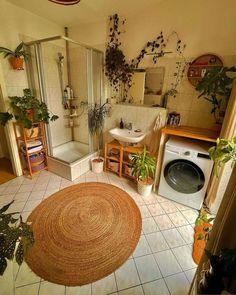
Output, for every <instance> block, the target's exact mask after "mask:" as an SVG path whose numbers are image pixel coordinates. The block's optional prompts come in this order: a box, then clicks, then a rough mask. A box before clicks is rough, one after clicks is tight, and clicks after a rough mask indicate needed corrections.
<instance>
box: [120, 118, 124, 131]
mask: <svg viewBox="0 0 236 295" xmlns="http://www.w3.org/2000/svg"><path fill="white" fill-rule="evenodd" d="M120 129H124V122H123V121H122V118H121V119H120Z"/></svg>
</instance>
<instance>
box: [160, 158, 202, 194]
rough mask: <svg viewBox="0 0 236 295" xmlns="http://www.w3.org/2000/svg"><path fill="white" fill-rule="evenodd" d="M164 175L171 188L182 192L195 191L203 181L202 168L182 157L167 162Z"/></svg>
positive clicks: (200, 187)
mask: <svg viewBox="0 0 236 295" xmlns="http://www.w3.org/2000/svg"><path fill="white" fill-rule="evenodd" d="M164 177H165V180H166V182H167V183H168V185H169V186H170V187H171V188H172V189H174V190H175V191H177V192H179V193H183V194H193V193H196V192H198V191H200V190H201V189H202V188H203V186H204V183H205V177H204V174H203V172H202V170H201V169H200V168H199V167H198V166H197V165H196V164H195V163H193V162H191V161H188V160H184V159H178V160H174V161H171V162H170V163H168V164H167V165H166V167H165V169H164Z"/></svg>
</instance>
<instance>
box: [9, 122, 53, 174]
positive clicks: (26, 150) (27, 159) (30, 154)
mask: <svg viewBox="0 0 236 295" xmlns="http://www.w3.org/2000/svg"><path fill="white" fill-rule="evenodd" d="M14 131H15V136H16V141H17V146H18V151H19V156H20V160H21V166H22V170H23V173H24V174H29V175H30V176H31V177H32V176H33V174H35V173H37V172H39V171H41V170H45V169H48V165H47V141H46V134H45V124H44V123H42V122H36V123H33V126H32V128H31V129H27V128H24V126H23V125H22V124H20V123H14Z"/></svg>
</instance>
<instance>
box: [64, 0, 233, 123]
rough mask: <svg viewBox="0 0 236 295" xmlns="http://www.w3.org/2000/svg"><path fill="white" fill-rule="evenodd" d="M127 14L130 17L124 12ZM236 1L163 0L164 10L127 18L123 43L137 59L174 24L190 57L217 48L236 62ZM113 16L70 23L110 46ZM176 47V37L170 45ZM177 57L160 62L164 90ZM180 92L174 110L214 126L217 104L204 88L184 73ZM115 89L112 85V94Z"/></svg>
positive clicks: (83, 37)
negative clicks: (205, 95) (200, 90)
mask: <svg viewBox="0 0 236 295" xmlns="http://www.w3.org/2000/svg"><path fill="white" fill-rule="evenodd" d="M122 17H124V18H125V17H126V16H125V15H122ZM235 28H236V1H235V0H227V1H222V0H208V1H205V0H199V1H186V0H179V1H176V0H165V1H162V2H160V4H159V9H158V10H152V11H147V12H145V13H143V14H142V15H138V16H135V17H133V18H129V17H128V18H127V20H126V24H125V34H122V36H121V41H122V49H123V51H124V53H125V55H126V57H127V59H128V60H131V59H132V58H134V57H135V56H137V54H138V53H139V51H140V50H141V49H142V47H143V46H144V45H145V44H146V42H147V41H149V40H152V39H154V38H155V37H156V36H157V35H158V34H159V33H160V31H163V33H164V34H165V35H166V36H167V35H168V34H170V33H171V32H172V31H173V30H174V31H176V32H178V34H179V37H180V38H181V39H182V40H183V42H185V43H186V44H187V48H186V51H185V55H186V57H187V58H188V59H189V60H192V59H193V58H195V57H197V56H199V55H201V54H204V53H209V52H211V53H215V54H217V55H219V56H220V57H222V59H223V62H224V64H225V65H227V66H230V65H235V64H236V55H235V54H236V39H235V38H234V35H235ZM106 32H107V21H106V20H103V21H101V22H96V23H94V24H90V25H89V26H87V25H86V26H74V27H71V28H70V36H71V38H74V39H77V40H80V41H81V42H85V43H87V44H89V45H91V46H95V47H97V48H100V49H101V48H103V50H104V48H105V43H106V41H107V39H106V35H107V34H106ZM168 46H169V47H168V49H170V51H173V50H174V46H175V44H174V42H170V43H169V45H168ZM176 61H177V58H176V57H175V56H172V58H163V59H160V60H159V62H158V65H159V66H164V67H165V81H164V91H165V90H168V89H169V88H170V84H171V82H173V81H174V76H173V74H174V71H175V66H176V64H175V62H176ZM148 66H153V64H152V63H151V59H150V58H147V57H146V58H145V59H144V61H143V62H142V63H141V64H140V67H148ZM178 90H179V94H178V95H177V97H176V98H170V99H169V103H168V105H167V107H168V110H169V111H177V112H179V113H180V114H181V118H182V125H189V126H196V127H205V128H214V125H215V121H214V118H213V116H212V115H211V114H210V110H211V105H210V104H209V103H208V102H206V101H204V100H203V99H198V98H197V96H198V93H197V92H196V91H195V89H194V87H193V86H192V85H191V84H190V83H189V82H188V80H187V78H186V77H184V79H183V80H182V83H181V84H180V86H179V89H178ZM109 96H110V92H109V91H107V97H109Z"/></svg>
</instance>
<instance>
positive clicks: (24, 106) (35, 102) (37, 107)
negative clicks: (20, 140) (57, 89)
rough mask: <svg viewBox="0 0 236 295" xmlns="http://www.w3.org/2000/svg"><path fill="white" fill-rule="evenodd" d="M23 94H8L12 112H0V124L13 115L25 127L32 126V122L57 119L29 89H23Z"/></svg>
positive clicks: (46, 121)
mask: <svg viewBox="0 0 236 295" xmlns="http://www.w3.org/2000/svg"><path fill="white" fill-rule="evenodd" d="M23 93H24V95H23V96H10V97H9V100H10V107H11V109H12V112H13V114H10V113H9V112H5V113H0V124H1V125H3V126H4V125H5V124H6V123H7V122H8V121H9V120H11V119H12V118H13V117H14V118H15V119H16V121H18V122H20V123H22V124H23V126H24V127H25V128H29V129H30V128H32V124H33V122H44V123H46V124H48V123H49V120H50V121H55V120H57V119H58V116H57V115H54V114H52V115H50V113H49V110H48V107H47V105H46V104H45V103H44V102H42V101H40V100H39V99H37V98H36V97H34V95H32V92H31V90H30V89H24V90H23Z"/></svg>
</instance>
